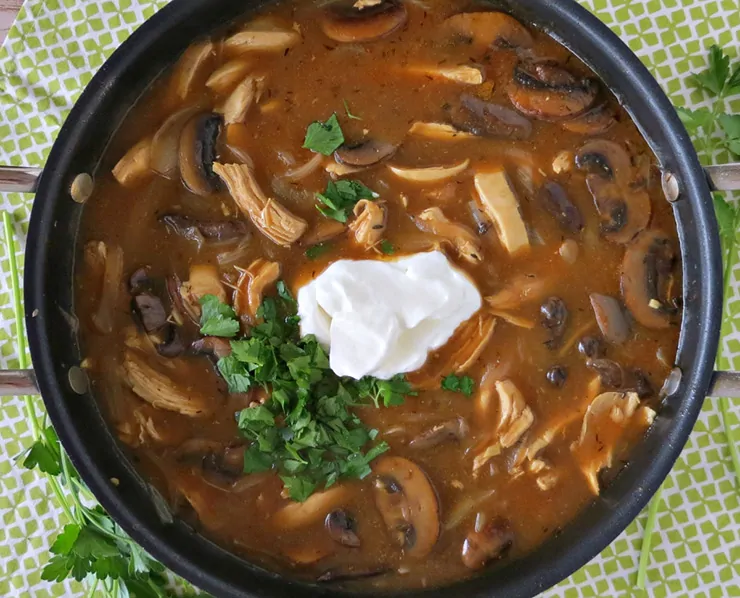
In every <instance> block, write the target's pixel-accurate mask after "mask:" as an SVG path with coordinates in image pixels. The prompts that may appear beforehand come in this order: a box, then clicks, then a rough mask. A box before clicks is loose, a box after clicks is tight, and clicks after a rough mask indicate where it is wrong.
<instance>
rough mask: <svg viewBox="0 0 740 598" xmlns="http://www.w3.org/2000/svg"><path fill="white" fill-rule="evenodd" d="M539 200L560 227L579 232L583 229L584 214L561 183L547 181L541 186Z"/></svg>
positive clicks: (571, 231)
mask: <svg viewBox="0 0 740 598" xmlns="http://www.w3.org/2000/svg"><path fill="white" fill-rule="evenodd" d="M536 200H537V202H538V203H539V204H540V205H541V206H542V207H543V208H545V211H546V212H547V213H548V214H550V215H552V216H553V217H554V218H555V220H557V222H558V224H559V225H560V228H562V229H563V230H564V231H566V232H569V233H573V234H576V233H579V232H581V231H582V230H583V227H584V223H583V216H582V215H581V211H580V210H579V209H578V206H577V205H575V204H574V203H573V202H572V201H571V200H570V198H569V197H568V194H567V193H566V192H565V189H563V188H562V187H561V186H560V185H558V184H557V183H555V182H553V181H547V182H546V183H545V184H544V185H542V187H540V189H539V191H538V192H537V196H536Z"/></svg>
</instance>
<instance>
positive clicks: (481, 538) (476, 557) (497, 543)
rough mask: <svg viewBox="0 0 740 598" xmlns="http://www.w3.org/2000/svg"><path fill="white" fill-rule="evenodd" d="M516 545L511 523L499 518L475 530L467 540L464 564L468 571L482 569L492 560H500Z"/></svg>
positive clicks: (463, 554)
mask: <svg viewBox="0 0 740 598" xmlns="http://www.w3.org/2000/svg"><path fill="white" fill-rule="evenodd" d="M513 543H514V532H513V531H512V530H511V526H510V525H509V522H508V521H507V520H506V519H504V518H502V517H498V518H496V519H494V520H493V521H491V522H490V523H488V524H486V525H484V526H483V528H482V529H481V530H480V531H477V530H473V531H471V532H470V533H469V534H468V535H467V537H466V538H465V542H463V547H462V562H463V564H464V565H465V566H466V567H468V569H480V568H482V567H483V566H485V565H486V563H489V562H490V561H492V560H495V559H500V558H501V557H503V556H504V554H505V553H506V551H507V550H508V549H509V548H510V547H511V545H512V544H513Z"/></svg>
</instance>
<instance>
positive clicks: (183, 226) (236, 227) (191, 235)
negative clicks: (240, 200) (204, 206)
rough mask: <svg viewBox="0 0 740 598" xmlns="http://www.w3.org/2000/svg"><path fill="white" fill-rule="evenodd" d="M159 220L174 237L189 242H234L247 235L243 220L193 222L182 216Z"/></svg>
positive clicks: (164, 216)
mask: <svg viewBox="0 0 740 598" xmlns="http://www.w3.org/2000/svg"><path fill="white" fill-rule="evenodd" d="M159 220H160V221H161V222H162V223H164V224H165V225H166V226H167V228H169V229H170V230H171V231H172V232H173V233H175V234H176V235H180V236H181V237H184V238H185V239H189V240H191V241H196V242H201V241H202V240H206V241H219V242H221V241H234V240H236V239H242V238H244V236H245V235H247V234H248V233H249V227H248V226H247V223H246V222H244V221H243V220H237V219H230V220H195V219H193V218H190V217H188V216H183V215H182V214H164V215H163V216H160V218H159Z"/></svg>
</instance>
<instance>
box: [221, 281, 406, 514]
mask: <svg viewBox="0 0 740 598" xmlns="http://www.w3.org/2000/svg"><path fill="white" fill-rule="evenodd" d="M277 289H278V296H277V297H266V298H265V299H264V300H263V302H262V305H261V306H260V308H259V310H258V312H257V317H258V319H259V320H260V323H259V324H257V325H256V326H254V327H253V328H252V329H251V331H250V336H249V337H245V338H240V339H236V340H232V341H231V355H229V356H228V357H224V358H222V359H220V360H219V361H218V369H219V371H220V372H221V374H222V375H223V377H224V379H225V380H226V381H227V383H228V385H229V390H230V391H231V392H244V391H246V390H248V389H250V388H252V387H255V386H261V387H263V388H265V389H266V390H267V391H268V392H269V393H270V398H269V399H268V400H267V402H265V404H263V405H259V406H256V407H249V408H247V409H243V410H242V411H240V412H239V413H238V414H237V424H238V427H239V430H240V432H241V434H242V435H243V436H244V437H245V438H247V439H249V440H250V441H251V445H250V446H249V448H248V449H247V450H246V451H245V455H244V472H245V473H257V472H261V471H269V470H276V471H277V472H278V473H279V474H280V477H281V479H282V480H283V483H284V484H285V488H286V490H287V492H288V494H289V496H290V497H291V498H292V499H293V500H296V501H304V500H306V499H307V498H308V497H309V496H310V495H311V494H312V493H313V492H314V491H316V490H320V489H323V488H328V487H329V486H331V485H332V484H334V483H335V482H336V481H337V480H339V479H341V478H360V479H361V478H364V477H366V476H367V475H369V474H370V462H371V461H372V460H373V459H374V458H375V457H377V456H378V455H380V454H382V453H384V452H385V451H387V450H388V448H389V447H388V445H387V444H386V443H385V442H378V443H376V444H375V445H374V446H372V447H370V448H367V445H368V444H369V443H370V442H371V441H373V440H375V438H376V436H377V430H371V429H368V428H367V427H366V426H365V425H364V424H363V423H362V421H360V419H359V418H358V417H357V416H356V415H355V414H354V412H353V411H352V408H353V407H355V406H360V405H366V404H368V402H367V401H366V399H370V400H372V401H373V402H374V403H375V405H376V406H380V404H381V403H382V404H383V405H385V406H386V407H389V406H392V405H400V404H401V403H403V399H404V395H410V394H415V393H412V392H411V387H410V385H409V383H408V382H407V381H406V379H405V378H404V377H403V376H396V377H394V378H393V379H391V380H376V379H374V378H363V379H362V380H353V379H351V378H339V377H338V376H337V375H336V374H334V372H332V370H331V369H330V368H329V356H328V355H327V354H326V351H325V350H324V348H323V347H322V346H321V345H320V344H319V342H318V341H317V340H316V338H315V337H314V336H311V335H309V336H304V337H301V336H300V331H299V326H298V322H299V321H298V316H297V315H296V302H295V299H293V297H292V295H291V294H290V292H289V291H288V289H287V287H286V286H285V284H284V283H281V282H278V284H277ZM219 313H225V310H223V309H221V310H220V311H219ZM234 320H235V316H234ZM235 321H236V320H235Z"/></svg>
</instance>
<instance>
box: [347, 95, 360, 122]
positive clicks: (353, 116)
mask: <svg viewBox="0 0 740 598" xmlns="http://www.w3.org/2000/svg"><path fill="white" fill-rule="evenodd" d="M342 102H344V111H345V112H346V113H347V118H350V119H352V120H362V118H361V117H359V116H355V115H354V114H352V113H351V112H350V111H349V104H347V100H342Z"/></svg>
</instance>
